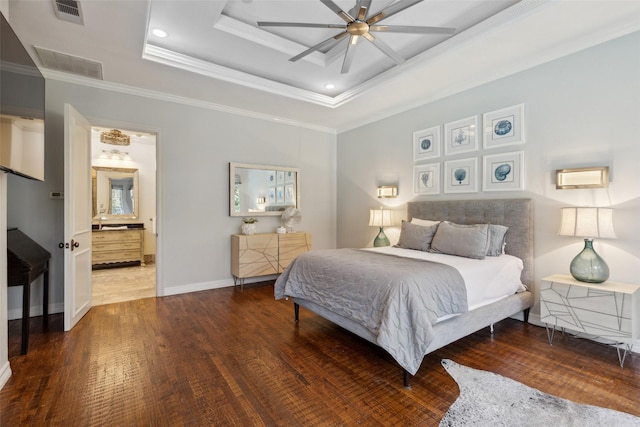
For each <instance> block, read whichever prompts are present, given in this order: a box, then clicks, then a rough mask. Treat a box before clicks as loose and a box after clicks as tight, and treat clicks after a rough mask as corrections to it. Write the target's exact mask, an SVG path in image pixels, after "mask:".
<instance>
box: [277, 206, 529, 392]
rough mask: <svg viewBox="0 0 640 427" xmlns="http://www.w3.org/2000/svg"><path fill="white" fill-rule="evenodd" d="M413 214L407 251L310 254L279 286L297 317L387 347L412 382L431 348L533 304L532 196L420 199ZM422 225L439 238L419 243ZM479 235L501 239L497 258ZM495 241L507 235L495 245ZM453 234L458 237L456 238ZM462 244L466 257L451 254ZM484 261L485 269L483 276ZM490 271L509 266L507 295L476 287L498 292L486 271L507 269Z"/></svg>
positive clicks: (405, 233) (405, 231)
mask: <svg viewBox="0 0 640 427" xmlns="http://www.w3.org/2000/svg"><path fill="white" fill-rule="evenodd" d="M407 214H408V220H407V221H406V222H403V224H402V231H401V235H400V242H399V244H402V246H403V247H402V248H382V249H333V250H321V251H311V252H309V253H307V254H304V255H301V256H299V257H298V258H296V260H294V262H293V263H292V264H291V265H290V266H289V267H288V268H287V269H286V270H285V272H283V274H282V275H281V276H280V277H279V278H278V279H277V280H276V283H275V286H274V293H275V297H276V299H282V298H291V299H292V300H293V302H294V313H295V314H294V315H295V321H296V322H297V321H298V319H299V307H300V306H302V307H305V308H306V309H308V310H310V311H312V312H314V313H316V314H318V315H320V316H322V317H324V318H326V319H327V320H330V321H332V322H334V323H335V324H337V325H339V326H341V327H343V328H345V329H347V330H349V331H350V332H352V333H354V334H356V335H358V336H360V337H362V338H364V339H366V340H368V341H370V342H372V343H374V344H376V345H378V346H380V347H382V348H384V349H385V350H386V351H387V352H388V353H389V354H391V356H392V357H393V358H394V359H395V360H396V361H397V362H398V364H399V365H400V366H401V367H402V368H403V380H404V385H405V387H409V378H410V376H411V375H415V373H416V372H417V370H418V369H419V367H420V363H421V362H422V359H423V358H424V356H425V355H426V354H429V353H431V352H433V351H435V350H437V349H439V348H441V347H444V346H446V345H447V344H450V343H452V342H454V341H456V340H458V339H460V338H463V337H465V336H467V335H469V334H471V333H474V332H476V331H478V330H480V329H482V328H484V327H488V326H492V325H493V324H494V323H496V322H498V321H500V320H503V319H505V318H507V317H511V316H514V315H517V314H518V313H520V312H522V313H523V319H524V321H525V322H527V321H528V314H529V309H530V307H531V306H532V305H533V296H532V293H531V291H530V289H531V284H532V275H533V215H532V214H533V212H532V202H531V200H529V199H499V200H455V201H417V202H409V203H408V204H407ZM421 220H422V221H421ZM485 226H486V227H485ZM416 227H418V228H416ZM507 228H508V231H506V235H505V234H504V231H505V230H506V229H507ZM501 229H502V230H503V231H502V233H503V234H502V235H500V233H498V236H497V237H496V236H495V235H491V233H492V230H493V231H494V232H495V231H496V230H498V231H499V230H501ZM415 230H418V231H419V232H420V233H426V235H428V233H432V235H431V236H430V238H429V239H428V238H425V237H424V236H423V235H422V234H420V233H418V234H417V235H419V236H420V239H418V240H416V239H414V238H413V236H414V234H409V232H411V233H413V231H415ZM438 231H440V234H439V235H438ZM445 232H446V233H445ZM449 233H453V234H449ZM456 233H462V234H456ZM469 233H473V234H469ZM482 233H486V234H484V236H488V237H484V238H485V239H489V240H491V239H493V240H494V241H490V242H489V246H494V248H493V250H494V251H497V252H498V253H497V254H492V255H494V256H486V257H484V253H483V254H481V255H482V256H476V255H479V254H476V253H474V252H473V251H474V249H473V247H474V246H478V245H476V244H475V243H473V240H474V239H475V238H476V237H474V236H483V234H482ZM443 236H447V239H443ZM451 236H454V237H455V238H451ZM409 237H411V238H409ZM496 238H501V239H503V240H502V241H500V245H499V247H498V248H497V249H496V246H497V242H498V241H499V240H496ZM412 239H413V240H416V241H420V242H422V241H425V240H428V241H429V243H430V245H428V246H429V247H428V248H427V247H424V248H422V247H419V248H416V247H415V245H416V244H418V243H416V242H415V241H412ZM456 239H459V240H460V241H458V242H457V243H455V244H454V243H451V242H454V241H455V240H456ZM407 242H409V243H410V244H408V245H407ZM461 242H462V243H461ZM436 243H437V245H436ZM448 246H452V247H453V249H451V250H450V249H448ZM407 247H410V249H407ZM458 248H462V249H458ZM416 249H420V250H416ZM439 249H443V250H444V253H442V251H439ZM488 249H489V247H487V249H486V250H488ZM456 250H460V251H462V252H461V253H460V254H459V255H462V256H456V255H451V252H450V251H453V252H454V253H455V251H456ZM483 250H485V249H483ZM398 251H400V252H401V253H399V252H398ZM468 251H471V252H470V253H467V252H468ZM431 252H441V253H436V254H433V255H431V254H430V253H431ZM488 253H489V252H487V254H488ZM407 254H409V256H406V255H407ZM414 254H415V256H413V255H414ZM502 254H504V255H502ZM495 255H499V256H495ZM482 258H484V260H483V259H482ZM450 260H453V261H451V262H450ZM485 260H486V262H485ZM459 261H460V262H459ZM503 262H504V263H506V264H504V265H509V266H508V267H505V266H503ZM492 263H496V266H497V267H491V266H490V264H492ZM514 263H515V264H514ZM462 264H464V266H462ZM514 265H515V267H514ZM468 266H470V267H468ZM360 267H363V268H360ZM423 268H428V269H429V274H425V273H424V272H423V271H422V269H423ZM468 268H471V270H468ZM478 268H481V269H485V270H486V271H485V272H484V273H482V274H481V273H479V272H478V271H479V270H478ZM491 268H498V269H499V271H507V270H508V272H509V274H510V276H511V278H510V279H509V280H510V284H509V285H508V286H507V287H506V288H504V289H503V290H501V291H500V292H503V294H502V295H500V294H495V295H490V296H489V297H488V298H484V296H483V295H481V294H482V293H483V292H484V291H483V292H478V290H477V289H478V287H479V288H482V287H483V286H485V288H486V290H487V292H486V293H491V292H493V291H492V290H493V289H494V284H493V281H492V280H491V279H490V278H489V277H494V276H496V275H501V274H496V273H492V272H491V271H492V270H491ZM514 268H517V271H516V272H515V274H516V275H519V276H520V277H519V280H518V278H517V277H516V278H515V280H516V281H517V282H518V283H517V285H516V284H514V283H513V275H514ZM465 269H467V270H465ZM483 274H484V276H483ZM487 274H488V276H487ZM505 274H506V273H505ZM473 277H476V278H482V277H487V279H479V280H475V282H478V283H474V284H473V286H475V287H476V288H474V289H475V290H472V289H471V288H470V287H468V286H472V285H471V283H470V282H474V280H471V278H473ZM424 282H429V284H428V286H427V284H426V283H424ZM467 282H469V284H468V283H467ZM461 286H462V288H461ZM514 286H515V287H514ZM516 287H517V289H516ZM461 289H462V290H461ZM463 294H464V295H463ZM483 298H484V300H483Z"/></svg>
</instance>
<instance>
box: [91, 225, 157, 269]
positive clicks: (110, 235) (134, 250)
mask: <svg viewBox="0 0 640 427" xmlns="http://www.w3.org/2000/svg"><path fill="white" fill-rule="evenodd" d="M91 243H92V246H91V265H92V266H101V267H105V266H106V265H108V264H116V263H124V262H136V261H138V262H140V265H144V229H142V228H130V229H126V230H93V232H92V233H91Z"/></svg>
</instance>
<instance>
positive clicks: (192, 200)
mask: <svg viewBox="0 0 640 427" xmlns="http://www.w3.org/2000/svg"><path fill="white" fill-rule="evenodd" d="M46 103H47V116H46V120H47V124H46V150H47V156H46V157H47V160H46V162H47V163H46V172H45V173H46V176H45V182H44V183H39V182H34V181H29V180H25V179H21V178H18V177H10V178H9V185H8V193H9V194H8V197H9V225H10V226H18V227H20V228H21V229H22V230H23V231H24V232H25V233H26V234H27V235H29V236H30V237H32V238H33V239H34V240H36V241H37V242H38V243H40V244H41V245H42V246H44V247H45V248H46V249H48V250H49V251H50V252H51V253H52V267H51V292H50V298H51V300H50V310H51V312H60V311H62V307H63V259H62V251H61V250H59V249H58V243H59V242H61V241H62V240H63V206H62V202H61V201H59V200H50V199H49V198H48V193H49V192H50V191H62V189H63V184H64V181H63V179H64V174H63V142H62V141H63V139H64V130H63V121H64V118H63V104H64V103H70V104H72V105H73V106H74V107H75V108H76V109H77V110H78V111H80V112H81V113H82V114H84V115H85V116H86V117H87V118H88V119H89V121H90V122H91V123H92V124H95V125H99V126H103V125H105V124H106V123H126V124H127V126H126V128H127V129H136V130H139V131H146V132H153V133H157V155H158V159H157V160H158V164H157V167H158V194H157V197H158V199H157V206H158V209H157V221H158V230H157V231H158V254H157V268H158V294H159V295H166V294H174V293H181V292H189V291H196V290H202V289H210V288H215V287H220V286H230V285H232V284H233V281H232V276H231V272H230V253H229V252H230V235H231V234H233V233H238V232H239V230H240V225H241V220H240V218H232V217H229V194H228V191H229V182H228V181H229V177H228V174H229V162H230V161H234V162H243V163H255V164H273V165H281V166H291V167H298V168H300V169H301V191H302V201H301V211H302V217H303V220H302V223H301V224H300V226H299V227H298V228H299V229H300V230H301V231H308V232H310V233H312V235H313V247H314V248H332V247H335V244H336V241H335V235H336V223H335V206H336V203H335V175H336V173H335V165H336V158H335V156H336V148H335V142H336V136H335V135H334V134H331V133H327V132H321V131H318V130H311V129H306V128H299V127H295V126H291V125H288V124H283V123H276V122H270V121H266V120H261V119H256V118H251V117H246V116H241V115H236V114H230V113H226V112H220V111H216V110H213V109H205V108H199V107H193V106H189V105H183V104H178V103H171V102H165V101H159V100H155V99H149V98H143V97H140V96H134V95H126V94H122V93H117V92H113V91H106V90H101V89H94V88H90V87H85V86H81V85H76V84H69V83H64V82H59V81H52V80H48V81H47V92H46ZM279 225H280V223H279V217H268V218H261V220H260V222H259V223H258V224H257V228H258V232H271V231H274V230H275V228H276V227H278V226H279ZM36 286H37V285H36ZM39 293H41V292H40V290H39V288H37V287H35V286H34V290H33V293H32V295H34V298H33V300H32V301H33V302H32V307H33V313H34V315H37V314H38V313H39V312H41V303H40V302H39V301H38V300H37V296H36V295H38V294H39ZM8 304H9V314H10V315H13V316H11V317H19V316H20V313H21V310H20V297H19V295H16V294H10V295H9V303H8ZM38 306H40V308H38Z"/></svg>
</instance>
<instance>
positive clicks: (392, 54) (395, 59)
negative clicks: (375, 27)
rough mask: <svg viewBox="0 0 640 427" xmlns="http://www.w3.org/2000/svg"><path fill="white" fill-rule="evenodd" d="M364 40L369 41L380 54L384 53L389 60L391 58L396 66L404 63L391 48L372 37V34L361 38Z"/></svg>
mask: <svg viewBox="0 0 640 427" xmlns="http://www.w3.org/2000/svg"><path fill="white" fill-rule="evenodd" d="M363 37H364V38H366V39H367V40H369V41H370V42H371V43H373V45H374V46H375V47H377V48H378V49H380V50H381V51H382V53H384V54H385V55H387V56H388V57H389V58H391V59H392V60H393V62H395V63H396V64H398V65H400V64H402V63H403V62H405V61H406V60H405V59H404V58H403V57H402V56H400V55H399V54H398V53H397V52H396V51H395V50H393V49H392V48H391V46H389V45H388V44H386V43H385V42H383V41H382V40H380V39H378V38H375V37H374V36H373V34H370V33H367V34H365V35H364V36H363Z"/></svg>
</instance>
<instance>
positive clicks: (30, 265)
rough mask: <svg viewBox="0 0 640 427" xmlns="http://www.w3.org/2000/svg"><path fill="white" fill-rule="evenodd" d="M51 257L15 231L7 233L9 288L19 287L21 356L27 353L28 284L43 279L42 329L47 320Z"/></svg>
mask: <svg viewBox="0 0 640 427" xmlns="http://www.w3.org/2000/svg"><path fill="white" fill-rule="evenodd" d="M50 258H51V254H50V253H49V252H47V250H46V249H44V248H43V247H42V246H40V245H38V244H37V243H36V242H34V241H33V240H31V239H30V238H29V237H28V236H27V235H26V234H24V233H23V232H22V231H20V230H18V229H17V228H14V229H11V230H9V231H7V270H8V273H9V274H8V275H9V277H8V281H7V284H8V286H22V287H23V291H22V347H21V351H20V354H27V351H28V349H29V317H30V316H29V308H30V306H31V301H30V300H31V283H32V282H33V281H34V280H36V279H37V278H38V277H40V275H42V274H44V278H43V296H42V316H43V322H44V325H45V326H47V325H48V320H49V259H50Z"/></svg>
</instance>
